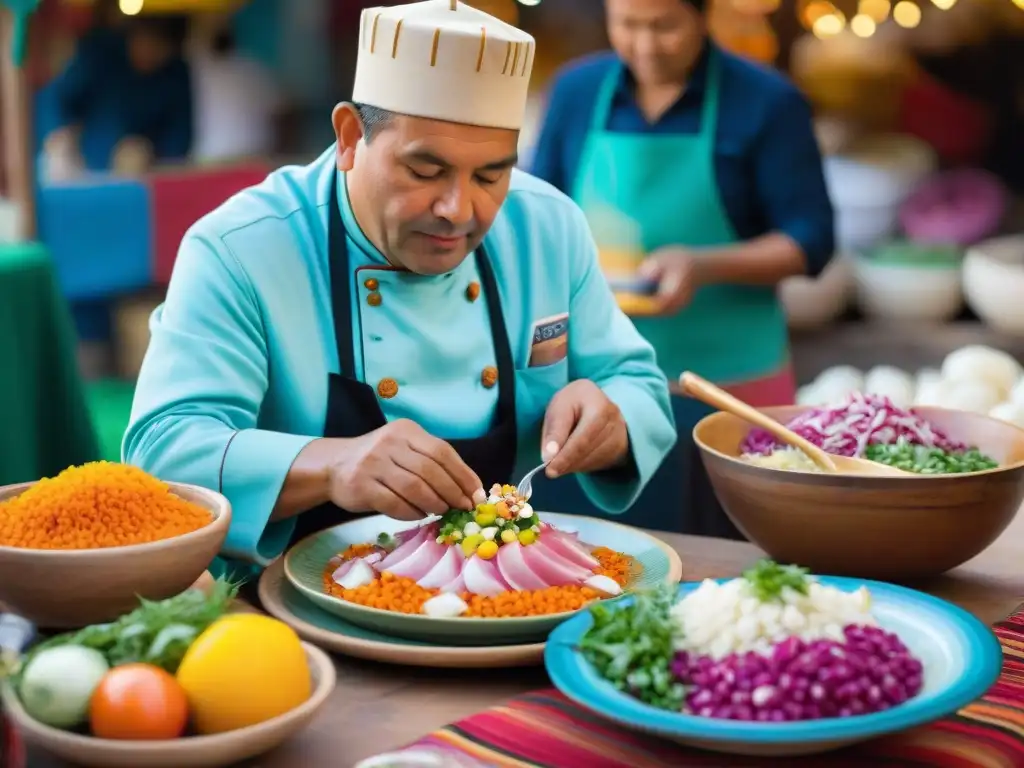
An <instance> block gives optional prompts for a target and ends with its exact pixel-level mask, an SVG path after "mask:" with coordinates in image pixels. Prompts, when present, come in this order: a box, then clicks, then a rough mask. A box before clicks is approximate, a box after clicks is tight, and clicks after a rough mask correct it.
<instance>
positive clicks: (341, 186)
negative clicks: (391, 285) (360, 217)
mask: <svg viewBox="0 0 1024 768" xmlns="http://www.w3.org/2000/svg"><path fill="white" fill-rule="evenodd" d="M346 179H347V174H345V173H342V172H340V171H339V173H338V180H337V184H338V207H339V208H340V209H341V221H342V223H343V224H344V225H345V234H347V235H348V237H349V239H350V240H351V241H352V242H353V243H355V244H356V247H357V248H358V249H359V250H360V251H362V252H363V255H364V256H366V258H367V259H369V260H370V261H371V262H373V263H375V264H387V263H388V260H387V259H385V258H384V254H382V253H381V252H380V251H379V250H378V249H377V246H375V245H374V244H373V243H371V242H370V238H368V237H367V236H366V233H365V232H363V228H362V227H360V226H359V222H358V221H356V215H355V213H353V212H352V204H351V203H350V202H349V199H348V184H347V183H346Z"/></svg>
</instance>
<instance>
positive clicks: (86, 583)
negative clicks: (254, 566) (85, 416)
mask: <svg viewBox="0 0 1024 768" xmlns="http://www.w3.org/2000/svg"><path fill="white" fill-rule="evenodd" d="M230 522H231V505H230V504H229V503H228V500H227V499H225V498H224V497H223V496H221V495H220V494H219V493H215V492H213V491H209V490H206V489H205V488H199V487H198V486H192V485H186V484H182V483H165V482H163V481H161V480H158V479H157V478H155V477H153V476H152V475H150V474H148V473H146V472H144V471H143V470H141V469H139V468H137V467H132V466H129V465H126V464H116V463H111V462H94V463H90V464H84V465H82V466H79V467H71V468H69V469H66V470H64V471H63V472H62V473H60V474H59V475H57V476H56V477H52V478H46V479H43V480H40V481H38V482H34V483H22V484H20V485H9V486H5V487H0V605H4V606H6V607H7V608H8V609H9V610H13V611H14V612H16V613H19V614H21V615H22V616H24V617H25V618H27V619H29V620H30V621H32V622H33V623H35V624H36V625H37V626H39V627H43V628H46V629H68V628H78V627H83V626H86V625H89V624H97V623H102V622H105V621H110V620H112V619H114V618H116V617H117V616H120V615H121V614H123V613H126V612H127V611H130V610H131V609H132V608H133V607H135V606H136V605H137V604H138V599H139V597H142V598H146V599H150V600H162V599H164V598H167V597H171V596H172V595H176V594H178V593H179V592H183V591H184V590H186V589H187V588H188V587H189V586H190V585H191V584H192V583H193V582H195V581H196V579H198V578H199V576H201V575H202V573H203V572H204V571H205V570H206V568H207V567H208V566H209V565H210V562H211V561H212V560H213V559H214V557H216V556H217V553H218V552H219V551H220V548H221V546H222V545H223V543H224V539H225V537H226V536H227V532H228V525H229V524H230Z"/></svg>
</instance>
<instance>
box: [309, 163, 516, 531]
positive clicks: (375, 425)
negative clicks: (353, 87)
mask: <svg viewBox="0 0 1024 768" xmlns="http://www.w3.org/2000/svg"><path fill="white" fill-rule="evenodd" d="M327 247H328V251H329V253H328V257H329V259H330V275H331V312H332V314H333V315H334V336H335V342H336V344H337V347H338V367H339V370H340V371H341V373H331V374H329V375H328V381H327V417H326V418H325V420H324V435H323V436H324V437H360V436H362V435H365V434H367V433H368V432H372V431H373V430H375V429H379V428H380V427H383V426H384V425H385V424H387V419H386V418H385V417H384V412H383V411H382V410H381V407H380V403H379V402H378V400H377V392H376V390H375V389H374V388H373V387H371V386H370V385H369V384H366V383H365V382H362V381H359V380H358V379H354V378H351V376H352V373H353V371H355V370H356V368H355V345H354V343H353V341H352V336H353V328H352V322H351V320H352V282H353V280H355V272H354V270H353V269H352V267H351V264H350V262H349V258H348V244H347V242H346V236H345V225H344V223H343V222H342V220H341V210H340V208H339V207H338V184H337V179H335V181H334V182H332V184H331V204H330V209H329V212H328V221H327ZM475 258H476V264H477V270H478V272H479V273H480V283H481V287H482V289H483V295H484V296H485V297H486V298H487V314H488V317H489V320H490V325H491V339H492V341H493V343H494V356H495V361H496V363H497V368H498V382H497V386H498V406H497V409H496V410H495V414H494V420H493V421H492V423H491V425H490V428H489V430H488V431H487V432H486V433H485V434H483V435H482V436H481V437H476V438H470V439H465V440H448V443H449V444H450V445H451V446H452V447H453V448H454V449H455V450H456V452H457V453H458V454H459V456H461V457H462V460H463V461H464V462H466V464H468V465H469V466H470V467H471V468H472V469H473V471H474V472H476V474H477V476H478V477H479V478H480V480H481V482H482V483H483V484H484V486H485V489H486V488H490V486H491V484H492V483H509V482H512V473H513V472H514V471H515V463H516V447H517V446H516V435H517V432H516V392H515V364H514V362H513V360H512V347H511V345H510V344H509V340H508V332H507V331H506V329H505V317H504V315H503V314H502V311H501V296H500V295H499V293H498V284H497V281H496V280H495V279H494V270H493V269H492V268H491V263H490V260H489V259H488V257H487V252H486V251H485V249H484V247H483V244H481V245H480V247H479V248H477V250H476V255H475ZM471 375H472V374H470V373H469V372H467V374H466V377H467V380H468V379H469V378H470V377H471ZM350 519H351V514H350V513H348V512H346V511H345V510H343V509H340V508H339V507H337V506H336V505H334V504H331V503H328V504H323V505H321V506H319V507H316V508H315V509H311V510H309V511H307V512H304V513H302V514H300V515H299V516H298V517H297V519H296V525H295V533H294V534H293V535H292V543H294V542H297V541H299V540H300V539H302V538H304V537H306V536H308V535H310V534H312V533H316V532H318V531H322V530H324V529H325V528H331V527H333V526H335V525H339V524H340V523H344V522H346V521H347V520H350Z"/></svg>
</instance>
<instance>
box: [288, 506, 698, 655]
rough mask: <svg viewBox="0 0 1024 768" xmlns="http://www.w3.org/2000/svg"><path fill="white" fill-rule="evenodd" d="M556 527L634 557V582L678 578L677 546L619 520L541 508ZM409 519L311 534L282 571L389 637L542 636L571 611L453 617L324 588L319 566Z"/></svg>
mask: <svg viewBox="0 0 1024 768" xmlns="http://www.w3.org/2000/svg"><path fill="white" fill-rule="evenodd" d="M539 515H540V517H541V519H542V520H544V521H546V522H549V523H552V524H554V525H555V526H556V527H561V528H567V529H573V530H576V531H578V532H579V535H580V539H581V540H582V541H585V542H586V543H587V544H590V545H592V546H595V547H599V546H605V547H609V548H611V549H614V550H616V551H618V552H622V553H623V554H627V555H631V556H632V557H635V558H636V559H637V560H638V561H639V562H640V564H641V565H642V566H643V572H642V573H641V575H640V578H639V579H638V581H637V582H636V583H635V584H633V585H632V586H633V587H635V588H645V587H652V586H655V585H657V584H661V583H664V582H667V581H678V580H679V578H680V577H681V576H682V571H683V566H682V563H681V562H680V560H679V555H677V554H676V552H675V550H674V549H672V548H671V547H669V546H668V545H667V544H665V543H663V542H661V541H659V540H658V539H656V538H654V537H653V536H650V535H649V534H646V533H644V532H643V531H640V530H637V529H636V528H629V527H628V526H625V525H620V524H618V523H612V522H608V521H606V520H598V519H596V518H592V517H576V516H575V515H561V514H557V513H554V512H539ZM408 526H409V524H408V523H403V522H402V521H399V520H393V519H391V518H390V517H385V516H384V515H374V516H373V517H366V518H362V519H359V520H354V521H352V522H350V523H344V524H342V525H338V526H335V527H334V528H329V529H327V530H326V531H321V532H320V533H316V534H313V535H312V536H309V537H307V538H305V539H303V540H302V541H300V542H299V543H298V544H296V545H295V546H294V547H293V548H292V549H291V550H290V551H289V552H288V553H287V554H286V555H285V557H284V571H285V577H286V578H287V579H288V581H289V582H291V584H292V586H294V587H295V588H296V589H297V590H298V591H299V592H301V593H302V594H303V595H304V596H305V597H306V598H307V599H309V600H310V601H312V602H313V603H314V604H315V605H316V606H317V607H318V608H321V609H323V610H325V611H327V612H328V613H332V614H334V615H335V616H340V617H341V618H343V619H345V620H346V621H348V622H351V623H352V624H356V625H357V626H360V627H364V628H366V629H371V630H373V631H375V632H380V633H382V634H385V635H389V636H392V637H403V638H409V639H413V640H421V641H424V642H429V643H443V644H448V645H463V646H474V645H475V646H487V645H495V644H501V645H511V644H519V643H532V642H540V641H542V640H544V638H546V637H547V635H548V633H549V632H551V630H552V629H554V628H555V627H556V626H557V625H558V624H559V623H560V622H562V621H564V620H565V619H566V618H567V617H569V616H571V615H572V613H573V612H571V611H570V612H566V613H556V614H551V615H549V616H531V617H524V618H494V619H483V618H454V619H437V618H432V617H429V616H419V615H410V614H403V613H394V612H392V611H385V610H381V609H379V608H368V607H366V606H362V605H357V604H356V603H350V602H348V601H347V600H342V599H340V598H337V597H333V596H331V595H327V594H324V591H323V572H324V568H326V567H327V562H328V561H329V560H330V559H331V558H332V557H334V556H335V555H337V554H338V553H339V552H343V551H344V550H346V549H347V548H348V547H350V546H351V545H353V544H365V543H367V542H374V541H376V540H377V536H378V534H380V533H388V534H395V533H397V532H398V531H400V530H402V529H403V528H407V527H408Z"/></svg>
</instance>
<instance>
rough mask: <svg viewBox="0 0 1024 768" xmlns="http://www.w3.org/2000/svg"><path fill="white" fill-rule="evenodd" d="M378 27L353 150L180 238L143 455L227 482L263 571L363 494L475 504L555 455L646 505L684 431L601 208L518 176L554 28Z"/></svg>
mask: <svg viewBox="0 0 1024 768" xmlns="http://www.w3.org/2000/svg"><path fill="white" fill-rule="evenodd" d="M361 26H362V29H361V34H360V51H359V63H358V68H357V72H356V84H355V88H354V102H355V103H351V104H349V103H346V104H341V105H339V106H337V107H336V108H335V110H334V112H333V115H332V121H333V124H334V129H335V133H336V137H337V142H336V144H335V145H333V146H331V147H330V148H329V149H328V150H327V151H325V152H324V153H323V155H321V156H320V157H319V158H318V159H317V160H315V161H314V162H313V163H311V164H310V165H308V166H303V167H286V168H282V169H280V170H279V171H276V172H275V173H272V174H271V175H270V176H269V177H268V178H267V179H266V181H265V182H263V183H262V184H260V185H259V186H257V187H254V188H251V189H248V190H245V191H243V192H242V193H240V194H238V195H236V196H234V197H233V198H231V199H230V200H229V201H227V202H226V203H225V204H224V205H222V206H221V207H220V208H218V209H217V210H215V211H214V212H212V213H211V214H209V215H207V216H206V217H204V218H203V219H201V220H200V221H199V222H198V223H196V224H195V225H194V226H193V227H192V228H191V229H190V230H189V232H188V233H187V234H186V236H185V238H184V240H183V241H182V244H181V249H180V251H179V254H178V260H177V263H176V264H175V268H174V274H173V277H172V279H171V284H170V287H169V290H168V294H167V298H166V301H165V303H164V304H163V305H162V306H161V307H160V308H158V309H157V310H156V311H155V313H154V315H153V317H152V320H151V326H150V327H151V331H152V340H151V342H150V346H149V349H148V352H147V354H146V358H145V362H144V363H143V366H142V371H141V374H140V378H139V383H138V388H137V391H136V395H135V403H134V406H133V408H132V416H131V423H130V425H129V428H128V431H127V434H126V435H125V439H124V446H123V455H124V460H125V461H127V462H130V463H132V464H136V465H139V466H141V467H142V468H144V469H146V470H148V471H150V472H152V473H153V474H155V475H157V476H159V477H161V478H163V479H165V480H172V481H181V482H187V483H194V484H197V485H201V486H205V487H207V488H212V489H215V490H218V491H220V492H221V493H223V494H224V495H225V496H226V497H227V498H228V499H229V500H230V502H231V504H232V507H233V511H234V516H233V519H232V523H231V528H230V532H229V533H228V537H227V542H226V544H225V547H224V554H225V555H227V556H229V557H230V558H234V559H241V560H246V561H249V562H251V563H254V564H256V565H266V564H267V563H269V562H270V561H271V560H272V559H274V558H275V557H277V556H278V555H280V554H281V553H282V552H283V551H284V550H285V549H286V548H287V547H288V546H289V544H290V543H292V542H294V541H296V540H297V538H298V537H300V536H302V535H305V534H307V533H310V532H313V531H315V530H318V529H321V528H324V527H327V526H331V525H335V524H338V523H342V522H345V521H346V520H348V519H350V514H351V513H359V512H382V513H386V514H388V515H391V516H393V517H397V518H400V519H412V520H415V519H418V518H421V517H423V516H425V515H428V514H431V513H441V512H444V511H446V510H447V509H449V508H468V507H469V506H470V505H471V504H472V503H473V501H475V500H476V499H479V498H481V497H482V495H483V489H484V488H485V487H489V486H490V485H491V484H492V483H495V482H509V481H512V480H514V479H515V478H516V477H518V474H519V473H521V472H522V471H523V470H524V469H526V468H528V467H530V466H531V465H535V464H537V463H539V461H540V460H541V455H542V453H543V455H544V458H545V459H550V464H549V466H548V473H549V474H550V475H552V476H563V475H570V474H574V475H576V477H577V478H578V480H579V482H580V484H581V486H582V488H583V489H584V491H585V493H586V495H587V496H588V498H589V499H590V500H591V501H592V502H593V503H594V504H595V505H597V506H598V507H600V508H601V509H603V510H605V511H607V512H609V513H616V512H620V511H622V510H625V509H626V508H627V507H629V506H630V505H631V504H632V503H633V501H634V500H635V499H636V498H637V496H638V495H639V493H640V491H641V489H642V488H643V487H644V484H645V483H646V482H647V480H648V479H649V478H650V477H651V475H652V474H653V473H654V471H655V470H656V469H657V467H658V465H659V464H660V463H661V461H662V459H663V458H664V457H665V455H666V454H667V452H668V451H669V449H670V448H671V447H672V445H673V444H674V441H675V437H676V434H675V429H674V426H673V423H672V414H671V410H670V406H669V394H668V386H667V382H666V379H665V376H664V374H662V373H661V371H660V369H659V368H658V366H657V364H656V362H655V357H654V352H653V350H652V348H651V346H650V345H649V344H648V343H647V342H646V341H644V340H643V338H641V336H640V335H639V334H638V333H637V331H636V330H635V328H634V327H633V325H632V323H631V322H630V321H629V320H628V319H627V318H626V316H625V315H624V314H623V313H622V312H621V311H620V310H619V308H618V306H617V305H616V302H615V298H614V296H613V295H612V293H611V291H610V289H609V288H608V285H607V283H606V282H605V280H604V278H603V276H602V274H601V271H600V269H599V267H598V264H597V254H596V248H595V245H594V242H593V239H592V237H591V234H590V231H589V229H588V226H587V221H586V218H585V216H584V215H583V213H582V212H581V210H580V209H579V208H578V207H577V206H576V205H575V204H574V203H573V202H572V201H570V200H569V198H568V197H566V196H565V195H563V194H562V193H561V192H558V191H557V190H555V189H554V188H553V187H552V186H550V185H548V184H547V183H545V182H542V181H539V180H537V179H535V178H532V177H531V176H529V175H527V174H525V173H521V172H519V171H516V170H514V166H515V164H516V160H517V157H516V145H517V142H518V132H519V128H520V126H521V124H522V120H523V114H524V111H525V104H526V96H527V87H528V83H529V75H530V71H531V68H532V65H533V59H534V53H535V43H534V41H533V39H532V38H531V37H530V36H529V35H527V34H525V33H523V32H521V31H520V30H518V29H516V28H514V27H512V26H510V25H508V24H505V23H503V22H501V21H499V20H498V19H495V18H493V17H491V16H489V15H487V14H485V13H483V12H481V11H478V10H475V9H473V8H471V7H469V6H467V5H463V4H460V3H456V2H453V0H429V1H428V2H421V3H415V4H412V5H406V6H398V7H391V8H375V9H369V10H367V11H366V12H364V14H363V16H362V22H361ZM542 449H543V450H542ZM539 482H544V481H543V480H539Z"/></svg>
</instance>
